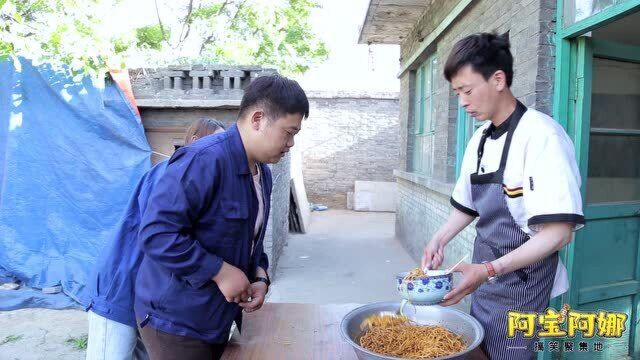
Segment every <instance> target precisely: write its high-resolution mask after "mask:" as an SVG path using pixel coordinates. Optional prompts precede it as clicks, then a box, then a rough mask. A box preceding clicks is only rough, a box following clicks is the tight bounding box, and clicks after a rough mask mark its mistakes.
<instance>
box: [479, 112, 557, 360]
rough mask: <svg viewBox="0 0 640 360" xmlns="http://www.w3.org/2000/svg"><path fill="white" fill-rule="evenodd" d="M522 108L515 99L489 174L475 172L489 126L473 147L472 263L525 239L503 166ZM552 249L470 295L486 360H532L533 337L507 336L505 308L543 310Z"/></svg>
mask: <svg viewBox="0 0 640 360" xmlns="http://www.w3.org/2000/svg"><path fill="white" fill-rule="evenodd" d="M526 111H527V108H526V107H525V106H524V105H522V103H520V102H518V104H517V106H516V110H515V111H514V112H513V114H512V115H511V119H510V120H509V130H508V133H507V138H506V140H505V143H504V148H503V149H502V157H501V160H500V167H499V168H498V170H497V171H496V172H494V173H488V174H478V169H479V168H480V160H481V158H482V153H483V150H484V144H485V141H486V138H487V136H490V135H491V134H490V130H489V129H487V130H485V133H484V134H483V135H482V138H481V140H480V146H479V148H478V167H477V169H476V172H475V173H474V174H472V175H471V195H472V198H473V205H474V207H475V208H476V211H477V212H478V214H479V215H480V216H479V219H478V222H477V225H476V231H477V237H476V239H475V242H474V246H473V263H475V264H479V263H482V262H484V261H492V260H495V259H497V258H499V257H501V256H503V255H505V254H507V253H509V252H510V251H512V250H514V249H516V248H518V247H519V246H520V245H522V244H524V243H525V242H526V241H527V240H529V235H528V234H527V233H525V232H524V231H522V229H521V228H520V226H518V224H516V222H515V221H514V219H513V217H512V216H511V213H510V212H509V208H508V206H507V201H506V197H505V194H504V190H503V177H504V169H505V165H506V163H507V157H508V154H509V147H510V145H511V139H512V137H513V133H514V131H515V129H516V127H517V126H518V122H519V121H520V118H521V117H522V115H523V114H524V113H525V112H526ZM557 264H558V254H557V252H556V253H554V254H552V255H550V256H548V257H547V258H545V259H543V260H541V261H538V262H536V263H534V264H532V265H529V266H527V267H525V268H522V269H519V270H517V271H514V272H512V273H509V274H505V275H502V276H499V277H498V278H497V280H496V281H495V282H493V283H489V282H487V283H484V284H483V285H481V286H480V287H479V288H478V289H477V290H476V291H475V292H474V293H473V294H472V295H471V315H472V316H474V317H475V318H476V319H478V321H479V322H480V323H481V324H482V326H483V327H484V330H485V338H484V341H483V343H482V345H481V347H482V349H483V350H484V352H485V353H486V354H487V355H488V356H489V358H490V359H509V360H511V359H518V360H520V359H534V358H535V357H536V354H535V353H534V351H533V346H534V343H535V342H536V341H537V339H536V338H531V339H525V338H523V337H522V333H521V332H517V333H516V337H515V338H507V312H508V311H509V310H513V311H520V312H544V311H545V310H546V308H547V307H548V305H549V295H550V294H551V288H552V286H553V280H554V277H555V272H556V266H557Z"/></svg>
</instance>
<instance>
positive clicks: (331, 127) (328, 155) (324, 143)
mask: <svg viewBox="0 0 640 360" xmlns="http://www.w3.org/2000/svg"><path fill="white" fill-rule="evenodd" d="M308 95H309V101H310V106H311V109H310V117H309V119H307V120H305V121H304V122H303V125H302V131H301V132H300V134H299V135H298V136H297V137H296V146H297V147H299V150H300V152H301V154H302V161H303V176H304V183H305V188H306V191H307V195H308V197H309V201H310V202H315V203H323V204H327V205H329V206H331V207H334V208H345V207H346V204H347V200H346V198H347V192H350V191H353V187H354V181H356V180H369V181H394V178H393V170H394V169H397V168H399V167H400V165H399V163H398V159H399V153H400V136H399V125H398V119H399V116H398V109H399V103H398V95H397V94H395V93H394V94H387V93H326V92H325V93H319V92H309V94H308Z"/></svg>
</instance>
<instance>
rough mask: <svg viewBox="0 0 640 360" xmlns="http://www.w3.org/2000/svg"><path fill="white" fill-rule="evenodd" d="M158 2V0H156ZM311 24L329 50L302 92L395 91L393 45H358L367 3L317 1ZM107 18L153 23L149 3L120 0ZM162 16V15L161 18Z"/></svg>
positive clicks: (150, 0) (395, 52) (396, 54)
mask: <svg viewBox="0 0 640 360" xmlns="http://www.w3.org/2000/svg"><path fill="white" fill-rule="evenodd" d="M160 2H162V0H160ZM319 2H320V3H321V6H322V7H321V8H320V9H316V10H314V12H313V15H312V18H311V23H312V26H313V27H314V29H315V31H316V33H317V34H318V36H319V37H320V38H321V39H323V40H324V42H325V43H326V45H327V47H328V49H329V58H328V60H327V61H326V62H325V63H323V64H321V65H319V66H317V67H316V68H312V69H311V70H309V71H308V72H307V73H306V74H305V75H304V76H302V77H300V78H298V79H297V80H298V81H299V82H300V84H301V85H302V86H303V87H304V88H305V89H306V90H371V91H398V89H399V87H400V83H399V81H398V79H397V78H396V74H397V73H398V70H399V63H398V58H399V57H400V50H399V47H398V46H397V45H372V46H367V45H359V44H358V35H359V29H360V26H361V25H362V22H363V20H364V16H365V13H366V9H367V5H368V4H369V0H320V1H319ZM118 8H119V9H117V10H116V12H115V13H113V14H111V15H110V19H111V21H112V22H114V23H115V24H114V26H121V27H126V28H130V27H131V26H133V27H140V26H144V25H148V24H154V23H155V22H156V12H155V5H154V1H153V0H123V1H122V6H119V7H118ZM165 16H166V15H163V19H164V17H165Z"/></svg>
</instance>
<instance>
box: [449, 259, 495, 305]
mask: <svg viewBox="0 0 640 360" xmlns="http://www.w3.org/2000/svg"><path fill="white" fill-rule="evenodd" d="M454 272H460V273H462V275H463V278H462V281H461V282H460V283H459V284H458V286H456V287H455V288H453V290H451V292H449V293H448V294H446V295H445V296H444V299H443V300H444V301H443V302H442V303H440V305H442V306H450V305H454V304H457V303H458V302H460V300H462V298H464V297H465V296H467V295H468V294H471V293H472V292H474V291H476V289H477V288H479V287H480V285H482V284H483V283H484V282H486V281H487V279H488V278H489V272H488V271H487V268H486V266H485V265H484V264H468V263H462V264H460V265H458V267H457V268H456V270H455V271H454Z"/></svg>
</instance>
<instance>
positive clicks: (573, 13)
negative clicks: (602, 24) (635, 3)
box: [563, 0, 629, 27]
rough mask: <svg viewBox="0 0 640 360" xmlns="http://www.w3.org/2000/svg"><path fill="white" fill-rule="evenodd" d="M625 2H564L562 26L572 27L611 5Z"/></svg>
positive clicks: (579, 0)
mask: <svg viewBox="0 0 640 360" xmlns="http://www.w3.org/2000/svg"><path fill="white" fill-rule="evenodd" d="M626 1H629V0H565V2H564V13H563V15H564V26H565V27H568V26H570V25H573V24H575V23H577V22H578V21H580V20H583V19H586V18H588V17H589V16H591V15H595V14H597V13H599V12H601V11H602V10H605V9H607V8H610V7H611V6H613V5H616V4H621V3H623V2H626Z"/></svg>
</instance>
